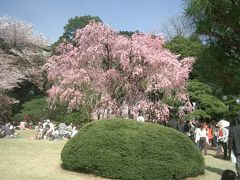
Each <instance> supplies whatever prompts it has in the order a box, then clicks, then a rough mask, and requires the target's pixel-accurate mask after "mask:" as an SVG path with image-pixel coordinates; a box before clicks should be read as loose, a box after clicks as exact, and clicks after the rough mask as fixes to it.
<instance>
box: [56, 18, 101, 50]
mask: <svg viewBox="0 0 240 180" xmlns="http://www.w3.org/2000/svg"><path fill="white" fill-rule="evenodd" d="M91 21H96V22H102V20H101V19H100V18H99V17H98V16H90V15H88V16H76V17H74V18H70V19H69V20H68V22H67V24H66V25H65V26H64V33H63V35H62V36H60V37H59V39H58V41H57V42H55V43H54V44H53V45H52V50H53V51H54V52H53V53H56V52H55V51H56V48H57V46H58V45H59V44H60V43H63V42H70V41H72V39H73V37H74V35H75V33H76V30H77V29H82V28H84V27H85V26H86V25H88V24H89V23H90V22H91Z"/></svg>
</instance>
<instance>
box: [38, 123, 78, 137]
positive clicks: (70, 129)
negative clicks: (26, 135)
mask: <svg viewBox="0 0 240 180" xmlns="http://www.w3.org/2000/svg"><path fill="white" fill-rule="evenodd" d="M36 129H37V135H36V139H47V140H54V139H63V138H71V137H73V136H74V135H75V134H77V132H78V129H79V126H78V125H73V124H72V123H70V124H69V125H68V126H67V125H66V124H65V123H60V124H59V125H58V126H56V125H55V124H54V123H53V122H51V121H50V120H49V119H47V120H44V122H41V121H40V122H39V123H38V126H37V127H36Z"/></svg>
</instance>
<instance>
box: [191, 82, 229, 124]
mask: <svg viewBox="0 0 240 180" xmlns="http://www.w3.org/2000/svg"><path fill="white" fill-rule="evenodd" d="M187 88H188V93H189V97H190V100H191V101H192V102H196V103H197V110H196V112H193V113H191V115H188V118H189V117H192V118H195V119H201V120H203V121H210V119H220V118H223V117H224V116H225V115H226V114H227V112H228V109H227V106H226V105H225V104H224V103H223V102H222V101H221V100H220V99H218V98H217V97H216V96H214V95H213V92H212V89H211V88H210V86H208V85H207V84H204V83H202V82H200V81H198V80H190V81H188V84H187Z"/></svg>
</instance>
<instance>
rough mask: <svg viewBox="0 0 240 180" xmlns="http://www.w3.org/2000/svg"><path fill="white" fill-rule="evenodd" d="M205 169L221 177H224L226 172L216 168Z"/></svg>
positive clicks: (207, 167)
mask: <svg viewBox="0 0 240 180" xmlns="http://www.w3.org/2000/svg"><path fill="white" fill-rule="evenodd" d="M205 169H206V170H208V171H210V172H213V173H216V174H218V175H220V176H222V173H223V171H224V170H222V169H219V168H214V167H211V166H205Z"/></svg>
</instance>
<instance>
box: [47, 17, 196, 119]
mask: <svg viewBox="0 0 240 180" xmlns="http://www.w3.org/2000/svg"><path fill="white" fill-rule="evenodd" d="M74 41H75V44H76V46H75V47H74V46H73V45H72V44H71V43H68V44H61V45H60V46H59V47H58V50H59V53H60V55H58V56H53V57H52V58H50V59H49V60H48V63H47V64H46V67H47V68H48V77H49V80H50V81H52V82H53V83H54V85H53V86H52V88H51V89H50V90H49V96H50V99H49V100H50V103H51V105H53V106H54V104H55V103H56V102H59V101H60V102H65V103H67V104H68V109H69V110H73V109H76V108H78V107H80V106H82V105H85V99H86V91H85V87H89V88H90V89H92V90H93V91H94V93H95V94H96V96H97V97H98V98H97V103H96V105H95V106H91V107H92V109H93V110H95V111H98V112H100V113H102V112H104V111H105V110H108V111H111V112H113V113H114V112H115V113H116V112H117V111H119V110H121V108H123V104H124V103H125V104H127V105H128V107H129V108H131V109H132V110H135V111H138V110H140V109H141V110H142V111H144V112H145V113H146V114H148V115H150V114H154V117H152V115H150V116H151V118H150V119H154V118H155V119H158V120H159V119H161V118H162V119H166V118H167V117H168V115H169V109H168V105H167V104H166V102H164V101H163V98H157V99H155V100H154V101H153V100H152V99H151V98H150V97H149V95H151V94H155V95H156V94H158V93H160V94H163V96H158V95H157V96H154V97H164V96H168V95H169V94H172V95H173V96H174V97H176V98H178V99H180V100H181V101H182V102H183V103H185V104H186V106H187V107H188V109H191V107H190V106H189V101H188V97H187V96H186V95H185V83H186V80H187V79H188V75H189V72H190V71H191V67H192V64H193V62H194V60H193V58H184V59H182V60H181V61H179V60H178V57H177V56H176V55H174V54H172V53H171V52H170V51H169V50H167V49H165V48H163V44H164V41H163V39H162V37H160V36H156V35H154V36H153V35H145V34H143V33H135V34H133V35H132V37H131V38H129V37H127V36H123V35H119V33H118V32H116V31H113V30H112V29H111V28H110V27H108V26H106V25H103V24H102V23H99V22H92V23H90V24H89V25H87V26H86V27H85V28H83V29H80V30H78V31H77V32H76V36H75V38H74ZM172 91H174V92H175V93H172ZM151 97H152V96H151Z"/></svg>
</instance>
